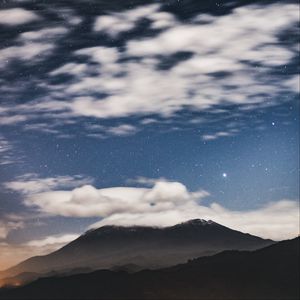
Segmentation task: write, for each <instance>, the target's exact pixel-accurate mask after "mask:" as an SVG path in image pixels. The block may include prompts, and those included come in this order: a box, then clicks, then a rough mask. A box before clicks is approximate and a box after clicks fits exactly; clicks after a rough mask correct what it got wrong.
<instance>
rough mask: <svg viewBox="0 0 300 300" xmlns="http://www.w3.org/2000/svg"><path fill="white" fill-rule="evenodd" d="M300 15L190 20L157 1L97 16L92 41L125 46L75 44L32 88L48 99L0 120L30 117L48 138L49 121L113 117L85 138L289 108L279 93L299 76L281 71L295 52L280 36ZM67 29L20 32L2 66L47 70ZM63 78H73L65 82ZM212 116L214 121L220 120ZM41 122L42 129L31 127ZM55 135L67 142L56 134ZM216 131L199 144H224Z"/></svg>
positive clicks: (278, 12)
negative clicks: (185, 115)
mask: <svg viewBox="0 0 300 300" xmlns="http://www.w3.org/2000/svg"><path fill="white" fill-rule="evenodd" d="M297 11H298V5H296V4H280V5H278V4H269V5H248V6H243V7H239V8H235V9H233V10H232V11H231V13H229V14H226V15H220V16H213V15H203V14H199V15H198V16H196V17H194V18H192V19H189V20H185V21H184V22H183V21H181V20H180V19H177V18H176V16H175V15H174V14H171V13H169V12H165V11H161V6H160V5H159V4H153V5H144V6H139V7H137V8H134V9H130V10H125V11H122V12H117V13H114V12H107V14H106V15H102V16H99V17H97V18H96V19H95V23H94V30H96V31H95V32H93V34H97V32H101V33H104V34H108V35H110V36H111V37H113V38H114V39H115V41H117V42H120V44H122V45H121V46H119V43H117V44H118V46H116V44H115V43H110V44H109V46H108V45H105V42H103V43H102V42H101V43H99V44H98V45H95V44H93V47H88V46H90V45H86V44H85V45H82V44H79V45H78V47H76V49H78V50H75V51H73V52H69V55H68V57H67V59H66V60H64V62H63V63H62V64H61V65H56V68H55V69H51V70H49V72H48V73H46V74H45V76H44V78H43V81H40V80H39V79H37V80H36V82H34V85H35V86H37V87H38V88H40V89H42V90H43V91H44V92H45V95H44V97H40V98H39V99H34V100H32V101H28V102H27V103H25V104H15V105H7V106H5V107H3V109H5V111H2V112H1V109H0V112H1V121H0V122H2V124H4V125H10V126H11V125H15V124H18V123H20V122H24V121H28V120H32V123H31V124H29V125H28V126H27V128H28V129H30V128H32V129H34V130H40V131H41V132H46V131H47V128H46V126H48V124H49V123H50V122H49V119H54V118H55V120H60V124H61V125H65V124H67V125H70V126H72V124H74V123H77V122H78V120H82V119H80V118H81V117H86V118H99V119H111V120H112V121H113V122H115V124H112V125H111V126H110V127H112V128H111V129H110V128H108V127H107V128H106V129H104V131H106V133H105V132H101V130H100V131H99V132H87V133H86V136H89V137H94V138H104V137H106V136H107V135H108V136H109V135H113V131H114V129H113V127H118V126H123V125H122V124H120V120H117V119H118V118H129V117H136V116H144V117H145V119H144V120H145V122H144V123H143V122H142V124H143V125H147V124H150V123H151V122H152V120H154V122H156V123H157V122H163V121H166V120H168V121H170V122H171V121H172V120H174V119H175V118H176V117H178V116H180V113H181V112H182V111H183V110H188V111H191V112H207V111H209V112H210V113H214V112H218V111H219V110H220V107H221V106H222V109H225V110H227V111H228V110H229V109H230V108H231V107H232V106H234V107H235V108H236V107H238V108H239V109H240V110H239V112H240V114H243V113H244V114H246V112H248V111H249V110H250V111H251V110H256V109H261V108H264V107H269V106H274V105H280V104H282V103H283V101H287V98H285V97H282V94H283V93H286V94H290V93H298V92H299V85H298V81H297V79H298V77H297V76H296V75H293V74H290V75H289V74H285V75H284V76H282V75H281V74H282V73H281V72H277V71H275V70H277V69H278V68H283V67H284V66H286V65H289V64H290V63H291V62H292V60H293V58H294V57H295V55H296V50H295V45H294V44H293V43H292V44H291V45H289V44H287V43H285V42H283V41H282V40H281V39H280V34H281V33H282V32H283V31H284V30H286V29H290V28H293V27H294V24H295V22H297V21H298V14H297ZM70 14H71V15H72V12H70V13H69V12H66V15H67V16H69V15H70ZM144 19H147V20H148V21H149V24H148V25H147V26H148V27H147V26H146V25H145V26H146V27H147V28H145V31H143V33H142V34H141V32H139V31H137V33H136V34H134V35H131V36H130V38H128V39H123V38H122V34H123V33H125V32H126V31H128V30H132V29H135V28H136V29H138V28H139V21H141V20H144ZM146 23H147V22H146ZM153 29H155V30H153ZM68 32H69V28H68V27H66V28H65V27H62V26H55V27H50V28H43V29H39V30H35V31H32V30H31V31H28V32H23V33H21V34H20V35H19V36H18V38H17V42H18V43H19V44H17V45H13V46H10V47H7V48H3V49H2V50H0V56H1V58H2V59H1V62H0V67H1V66H2V67H3V68H6V67H7V68H8V67H9V63H10V62H11V61H15V60H19V61H21V62H23V63H25V64H26V65H27V64H31V65H32V64H34V63H35V62H41V63H42V62H43V61H45V59H47V58H48V55H50V54H52V53H54V52H53V51H54V50H55V49H56V46H57V44H58V41H59V40H60V39H61V38H62V37H63V36H65V35H66V34H67V33H68ZM148 33H149V34H148ZM80 46H81V47H84V46H85V48H80ZM278 70H279V69H278ZM62 75H69V76H66V80H61V76H62ZM68 78H69V79H68ZM2 86H3V87H2V90H3V91H4V92H5V94H6V95H9V94H10V93H13V94H14V99H15V98H16V95H15V93H16V91H18V89H17V88H16V86H12V84H11V83H9V84H7V85H2ZM23 86H24V84H23ZM20 93H21V94H22V92H20ZM214 117H215V120H217V119H218V118H219V115H218V114H217V113H216V114H215V116H214ZM37 119H39V120H38V122H39V124H40V125H37V126H35V124H33V123H34V122H36V120H37ZM147 120H148V121H149V122H148V121H147ZM70 121H73V123H72V124H70V123H68V122H70ZM206 121H207V122H209V120H206V119H203V122H202V125H203V124H204V123H205V122H206ZM122 122H123V121H122ZM123 123H124V124H127V120H124V122H123ZM128 123H129V122H128ZM131 123H132V122H131ZM42 124H44V125H42ZM129 126H134V127H136V124H130V125H129ZM60 129H61V130H63V128H60ZM49 130H50V131H51V132H50V131H47V132H48V133H52V134H56V135H63V132H61V130H56V128H50V129H49ZM135 132H137V130H132V131H131V133H135ZM222 132H223V130H222V131H220V134H221V135H220V136H222V135H223V133H222ZM224 132H225V131H224ZM226 132H227V131H226ZM110 133H111V134H110ZM216 134H217V133H216ZM216 134H214V133H207V134H205V135H203V136H204V137H203V138H204V139H214V138H217V137H220V136H218V135H216ZM224 134H225V133H224ZM226 134H228V132H227V133H226ZM121 135H122V134H121ZM223 136H224V135H223ZM228 136H229V135H228Z"/></svg>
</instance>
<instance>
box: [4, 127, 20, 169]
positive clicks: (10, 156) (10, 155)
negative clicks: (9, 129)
mask: <svg viewBox="0 0 300 300" xmlns="http://www.w3.org/2000/svg"><path fill="white" fill-rule="evenodd" d="M0 123H1V122H0ZM20 159H21V158H20V157H19V158H16V157H15V155H14V145H13V143H11V142H10V141H9V140H7V139H6V138H5V137H4V136H2V135H1V134H0V165H9V164H13V163H16V162H18V161H20Z"/></svg>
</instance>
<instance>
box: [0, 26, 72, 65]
mask: <svg viewBox="0 0 300 300" xmlns="http://www.w3.org/2000/svg"><path fill="white" fill-rule="evenodd" d="M67 32H68V30H67V29H66V28H64V27H53V28H45V29H41V30H36V31H27V32H24V33H21V34H20V35H19V37H18V39H17V41H18V42H19V45H17V46H10V47H6V48H2V49H1V50H0V68H6V67H7V66H8V64H9V63H10V62H11V61H12V60H20V61H22V62H23V63H26V64H32V63H33V62H36V61H40V60H43V59H44V58H45V57H46V56H48V55H49V54H50V53H51V52H52V50H53V49H54V48H55V46H56V41H57V39H58V38H60V37H62V36H63V35H65V34H66V33H67Z"/></svg>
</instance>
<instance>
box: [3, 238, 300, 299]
mask: <svg viewBox="0 0 300 300" xmlns="http://www.w3.org/2000/svg"><path fill="white" fill-rule="evenodd" d="M298 283H299V238H296V239H293V240H288V241H283V242H279V243H277V244H274V245H271V246H269V247H266V248H263V249H260V250H256V251H253V252H249V251H225V252H222V253H219V254H217V255H214V256H210V257H202V258H198V259H195V260H192V261H189V262H188V263H186V264H182V265H178V266H175V267H171V268H165V269H161V270H144V271H140V272H136V273H132V274H130V273H126V272H124V271H119V272H114V271H108V270H103V271H96V272H93V273H89V274H78V275H73V276H68V277H60V278H59V277H54V278H43V279H38V280H37V281H35V282H33V283H31V284H29V285H27V286H24V287H21V288H17V289H13V290H2V292H0V299H7V300H9V299H40V300H42V299H153V300H154V299H166V300H167V299H198V300H200V299H214V300H216V299H232V300H233V299H243V300H245V299H249V300H250V299H251V300H254V299H261V300H262V299H268V300H271V299H278V300H279V299H280V300H284V299H295V300H296V299H299V288H298Z"/></svg>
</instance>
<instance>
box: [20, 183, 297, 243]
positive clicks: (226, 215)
mask: <svg viewBox="0 0 300 300" xmlns="http://www.w3.org/2000/svg"><path fill="white" fill-rule="evenodd" d="M147 183H150V182H147ZM152 183H154V185H153V187H152V188H137V187H113V188H105V189H96V188H95V187H93V186H90V185H85V186H82V187H79V188H76V189H74V190H72V191H49V192H45V193H38V194H32V195H29V196H28V197H26V199H25V200H24V203H25V205H27V206H29V207H35V208H37V209H38V210H40V211H42V212H44V213H47V214H49V215H60V216H64V217H97V216H98V217H101V218H102V219H101V221H99V222H97V223H95V224H93V225H92V226H91V227H99V226H103V225H106V224H114V225H125V226H126V225H153V226H169V225H174V224H176V223H178V222H183V221H187V220H189V219H194V218H202V219H211V220H214V221H216V222H219V223H220V224H223V225H225V226H229V227H231V228H234V229H236V230H240V231H243V232H248V233H251V234H254V235H258V236H261V237H265V238H273V239H276V240H280V239H286V238H290V237H294V236H296V235H297V234H298V233H299V226H298V225H299V205H298V203H297V202H296V201H291V200H282V201H278V202H274V203H269V204H267V205H265V206H264V207H261V208H258V209H255V210H248V211H236V210H229V209H226V208H225V207H223V206H221V205H219V204H218V203H212V204H210V205H203V204H201V202H200V201H201V200H202V199H203V198H205V197H206V196H208V195H209V193H208V192H206V191H204V190H199V191H197V192H190V191H188V190H187V188H186V187H185V186H184V185H183V184H181V183H179V182H168V181H164V180H163V181H159V180H158V181H156V182H154V181H152Z"/></svg>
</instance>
